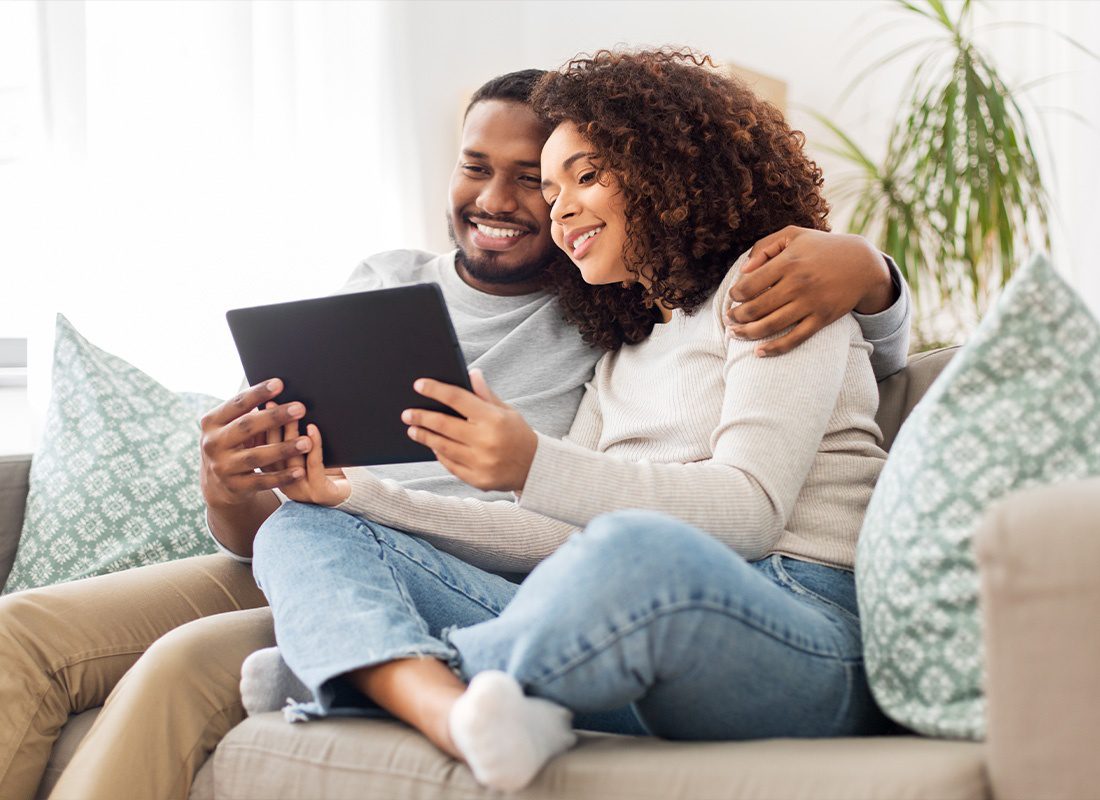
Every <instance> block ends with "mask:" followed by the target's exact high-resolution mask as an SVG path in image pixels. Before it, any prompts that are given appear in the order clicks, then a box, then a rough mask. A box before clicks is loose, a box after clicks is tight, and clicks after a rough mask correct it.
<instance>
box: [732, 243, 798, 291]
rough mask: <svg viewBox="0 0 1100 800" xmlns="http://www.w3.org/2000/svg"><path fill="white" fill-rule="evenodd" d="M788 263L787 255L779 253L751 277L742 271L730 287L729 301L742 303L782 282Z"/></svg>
mask: <svg viewBox="0 0 1100 800" xmlns="http://www.w3.org/2000/svg"><path fill="white" fill-rule="evenodd" d="M788 263H789V258H788V257H787V255H786V254H785V253H780V254H779V255H777V256H776V257H775V258H773V259H771V260H770V261H768V263H767V264H765V265H764V266H762V267H760V269H758V270H756V271H755V272H753V273H752V274H751V275H746V274H744V271H743V270H742V274H741V276H740V277H738V279H737V280H736V281H735V282H734V284H733V286H731V287H730V300H733V301H734V302H738V303H743V302H745V301H748V300H752V299H753V298H754V297H758V296H760V295H761V294H763V293H765V292H767V291H770V290H771V288H772V287H773V286H775V285H776V284H777V283H779V281H781V280H783V277H784V274H785V272H786V270H787V266H788Z"/></svg>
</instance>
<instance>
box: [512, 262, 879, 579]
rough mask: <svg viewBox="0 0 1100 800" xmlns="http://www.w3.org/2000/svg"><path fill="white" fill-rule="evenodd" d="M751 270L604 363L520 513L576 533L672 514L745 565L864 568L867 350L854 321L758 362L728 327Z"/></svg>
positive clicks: (537, 464) (869, 416)
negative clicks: (624, 519) (859, 541)
mask: <svg viewBox="0 0 1100 800" xmlns="http://www.w3.org/2000/svg"><path fill="white" fill-rule="evenodd" d="M743 261H744V257H742V259H739V260H738V262H737V264H735V265H734V267H733V268H732V269H731V270H730V273H729V275H728V276H727V277H726V279H725V280H724V281H723V283H722V285H721V286H720V287H719V288H718V291H717V292H716V293H715V295H714V297H713V298H712V300H711V301H710V302H709V303H708V304H706V305H704V306H703V307H702V308H701V309H699V310H698V311H697V312H696V313H695V314H693V315H691V316H688V315H686V314H684V313H682V312H680V311H678V310H677V311H674V312H673V314H672V319H671V320H670V321H669V322H668V323H666V324H664V325H658V326H657V327H656V329H655V330H654V332H653V334H652V335H651V336H650V337H649V338H647V339H646V340H645V341H643V342H641V343H639V344H636V345H630V346H626V347H623V348H621V349H620V350H618V351H616V352H614V353H609V354H608V355H606V356H605V357H604V358H603V359H601V361H600V362H599V363H598V364H597V365H596V373H595V375H594V377H593V379H592V382H591V383H590V384H589V385H588V387H587V392H586V394H585V397H584V399H583V400H582V401H581V407H580V410H579V411H578V413H577V418H576V420H575V421H574V423H573V426H572V428H571V430H570V434H569V437H568V438H567V440H566V441H558V440H554V439H550V438H547V437H543V436H540V437H539V444H538V450H537V451H536V454H535V460H534V463H533V464H532V466H531V471H530V474H529V475H528V478H527V483H526V485H525V487H524V490H523V493H522V497H521V498H520V507H521V508H526V509H528V510H531V511H537V512H540V513H542V514H545V515H547V516H550V517H554V518H555V519H560V520H562V521H564V522H569V523H572V524H574V525H577V526H584V525H586V524H587V523H588V522H589V521H590V520H591V519H592V518H593V517H595V516H596V515H598V514H601V513H605V512H608V511H614V510H617V509H626V508H642V509H651V510H655V511H663V512H665V513H667V514H671V515H672V516H675V517H678V518H680V519H682V520H684V521H686V522H689V523H691V524H693V525H695V526H697V527H699V528H701V529H702V530H704V531H706V532H707V533H709V534H711V535H712V536H714V537H715V538H716V539H718V540H720V541H722V542H725V543H726V544H727V545H729V546H730V547H731V548H733V549H734V550H736V551H737V552H738V553H740V554H741V555H743V556H744V557H745V558H746V559H749V560H752V559H757V558H761V557H763V556H765V555H768V554H769V553H773V552H775V553H781V554H784V555H789V556H792V557H795V558H801V559H805V560H809V561H817V562H821V563H825V564H830V565H835V566H840V567H846V568H851V567H852V565H853V564H854V563H855V545H856V537H857V536H858V534H859V529H860V526H861V524H862V521H863V514H864V511H865V509H866V507H867V503H868V502H869V500H870V498H871V490H872V489H873V488H874V484H875V480H876V479H877V477H878V474H879V470H880V469H881V468H882V465H883V462H884V461H885V459H886V453H885V452H884V451H883V450H882V449H881V448H880V446H879V445H880V443H881V440H882V435H881V432H880V431H879V429H878V426H877V425H876V424H875V420H874V415H875V412H876V410H877V408H878V391H877V387H876V384H875V379H874V375H873V373H872V370H871V364H870V361H869V359H868V354H869V352H870V346H869V345H868V344H867V343H866V342H865V341H864V340H863V336H862V335H861V333H860V329H859V325H858V324H857V323H856V322H855V320H853V319H852V318H851V316H847V315H846V316H844V317H842V318H841V319H840V320H838V321H836V322H834V323H833V324H832V325H830V326H828V327H827V328H825V329H824V330H822V331H820V332H819V333H817V334H816V335H814V336H813V337H811V338H810V340H809V341H807V342H806V343H805V344H803V345H802V346H801V347H797V348H795V349H794V350H793V351H791V352H789V353H787V354H785V355H782V356H778V357H773V358H766V359H762V358H758V357H756V356H755V355H754V354H753V348H754V347H755V346H756V344H757V343H756V342H751V341H746V340H738V339H730V338H729V337H728V336H727V335H726V332H725V328H724V326H723V323H722V318H723V314H724V311H725V307H728V306H726V305H725V304H728V302H729V301H728V299H727V298H728V290H729V288H730V286H731V285H732V283H733V281H734V280H735V279H736V276H737V274H738V272H739V267H740V265H741V264H742V263H743Z"/></svg>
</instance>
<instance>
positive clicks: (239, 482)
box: [227, 467, 305, 493]
mask: <svg viewBox="0 0 1100 800" xmlns="http://www.w3.org/2000/svg"><path fill="white" fill-rule="evenodd" d="M304 476H305V470H303V469H302V468H301V467H298V468H295V469H284V470H279V471H278V472H249V473H246V474H244V475H237V476H235V477H234V478H233V479H232V480H231V481H229V482H227V483H228V485H229V487H230V488H231V489H233V491H235V492H240V493H244V492H249V493H254V492H259V491H263V490H264V489H281V488H282V487H284V486H289V485H290V484H292V483H294V482H295V481H297V480H300V479H301V478H302V477H304Z"/></svg>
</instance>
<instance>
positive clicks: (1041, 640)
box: [0, 350, 1100, 800]
mask: <svg viewBox="0 0 1100 800" xmlns="http://www.w3.org/2000/svg"><path fill="white" fill-rule="evenodd" d="M951 355H952V352H951V351H950V350H946V351H938V352H935V353H929V354H923V355H919V356H915V357H914V358H912V359H911V360H910V365H909V367H908V368H907V369H906V370H905V371H903V372H901V373H899V374H898V375H895V376H893V377H892V378H890V379H888V380H887V381H885V382H884V383H883V384H882V385H881V395H882V406H881V409H880V412H879V422H880V424H881V426H882V429H883V433H884V435H885V437H886V441H887V445H889V443H890V442H892V441H893V438H894V435H895V434H896V433H897V430H898V428H899V427H900V425H901V422H902V420H903V419H904V418H905V416H906V415H907V414H908V413H909V411H910V410H911V409H912V407H913V406H914V405H915V403H916V401H917V400H918V399H919V398H920V396H921V395H922V394H923V393H924V391H925V390H926V389H927V388H928V385H929V384H930V383H931V381H932V380H933V379H934V378H935V376H936V375H937V374H938V373H939V371H940V370H941V369H942V368H943V365H944V364H945V363H946V362H947V360H948V359H949V358H950V357H951ZM28 467H29V459H28V458H25V457H24V458H14V459H12V458H9V459H6V460H2V461H0V583H2V582H3V580H5V579H6V576H7V573H8V569H9V566H10V563H11V556H12V554H13V552H14V549H15V545H16V543H17V540H18V537H19V530H20V524H21V520H22V514H23V503H24V499H25V497H26V491H27V470H28ZM978 554H979V563H980V568H981V586H982V607H983V613H984V616H985V631H986V639H987V651H988V673H989V674H988V687H987V688H988V696H989V707H988V713H989V740H988V742H987V743H985V744H977V743H973V742H953V741H944V740H936V739H928V738H923V737H918V736H911V735H904V736H903V735H899V736H891V737H879V738H864V739H833V740H770V741H758V742H737V743H701V744H691V743H679V742H665V741H657V740H651V739H640V738H628V737H617V736H607V735H596V734H593V735H584V736H582V739H581V743H580V745H579V746H578V747H577V748H576V749H574V750H572V751H570V752H569V753H567V754H566V755H564V756H563V757H561V758H559V759H557V760H555V761H554V762H553V763H552V764H550V765H549V767H548V768H547V769H546V770H545V771H544V772H543V773H542V774H541V775H540V776H539V777H538V779H537V780H536V781H535V782H534V784H532V785H531V786H530V787H528V788H527V789H526V790H525V791H523V792H521V793H519V794H518V795H515V797H519V798H530V799H532V800H533V799H534V798H569V799H570V800H572V799H574V798H578V799H579V798H593V800H596V799H598V800H613V799H617V798H621V799H622V800H645V799H648V798H652V800H672V799H673V798H685V799H687V800H708V799H709V798H715V799H716V800H717V798H728V799H729V800H734V798H762V799H766V800H781V799H784V798H821V799H822V800H845V799H847V798H883V800H902V798H927V799H928V800H950V799H951V798H959V800H963V799H964V798H997V800H1007V799H1008V798H1020V799H1021V800H1039V799H1040V798H1081V800H1091V799H1092V798H1098V797H1100V752H1098V750H1100V623H1098V622H1097V621H1096V620H1097V619H1098V618H1100V480H1092V481H1083V482H1079V483H1074V484H1062V485H1058V486H1054V487H1050V488H1046V489H1040V490H1034V491H1029V492H1024V493H1020V494H1016V495H1013V496H1011V497H1009V498H1006V499H1005V500H1004V501H1003V502H1002V503H1000V504H999V505H998V506H996V507H995V508H994V509H992V510H991V511H990V512H989V514H988V515H987V517H986V520H985V523H984V526H983V529H982V530H981V532H980V534H979V544H978ZM96 713H97V710H96V709H93V710H90V711H86V712H84V713H82V714H78V715H75V716H73V717H72V718H71V720H70V721H69V723H68V725H66V726H65V728H64V730H63V731H62V734H61V738H60V739H59V741H58V742H57V745H56V746H55V747H54V751H53V754H52V757H51V761H50V766H49V770H48V773H47V775H46V778H45V780H44V782H43V785H42V789H41V791H40V795H41V796H42V797H44V796H45V795H46V793H47V792H48V790H49V787H51V786H52V785H53V782H54V781H55V780H56V778H57V775H58V774H59V773H60V770H61V769H62V768H63V767H64V765H65V763H66V762H67V761H68V759H69V758H70V757H71V755H72V752H73V750H74V748H75V747H76V745H77V743H78V742H79V741H80V738H81V737H82V736H83V735H84V733H85V732H86V731H87V730H88V727H89V725H90V724H91V721H92V720H93V719H94V717H95V714H96ZM489 796H493V795H492V793H489V792H486V791H484V790H482V789H480V788H479V787H478V785H477V784H476V783H475V782H474V780H473V778H472V776H471V775H470V772H469V771H468V770H467V769H466V768H465V767H463V766H460V765H458V764H457V763H455V762H454V761H452V760H450V759H448V758H446V757H444V756H443V755H441V754H440V753H439V752H438V751H437V750H435V749H434V748H433V747H432V746H431V745H429V744H428V743H427V742H426V741H425V740H424V739H423V738H422V737H420V736H418V735H416V734H414V733H413V732H412V731H411V730H410V729H408V728H406V727H405V726H403V725H400V724H398V723H395V722H385V721H376V720H374V721H368V720H363V719H334V720H327V721H323V722H314V723H310V724H306V725H288V724H287V723H285V722H284V721H283V718H282V715H281V714H279V713H272V714H264V715H261V716H258V717H252V718H250V719H247V720H246V721H245V722H243V723H242V724H240V725H238V726H237V727H236V728H235V729H234V730H233V731H231V732H230V734H229V735H228V736H227V737H226V738H225V739H224V740H223V741H222V743H221V745H220V746H219V747H218V748H217V750H216V751H215V752H214V754H213V756H212V757H211V758H210V759H208V760H207V762H206V764H205V765H204V766H203V768H202V770H201V771H200V773H199V775H198V777H197V779H196V782H195V785H194V788H193V790H192V793H191V797H192V798H215V797H216V798H234V799H240V800H244V799H245V798H248V799H249V800H255V799H256V798H356V800H364V799H365V798H377V800H396V799H397V798H453V799H456V800H457V799H458V798H463V799H464V798H485V797H489ZM120 800H124V799H120Z"/></svg>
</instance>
